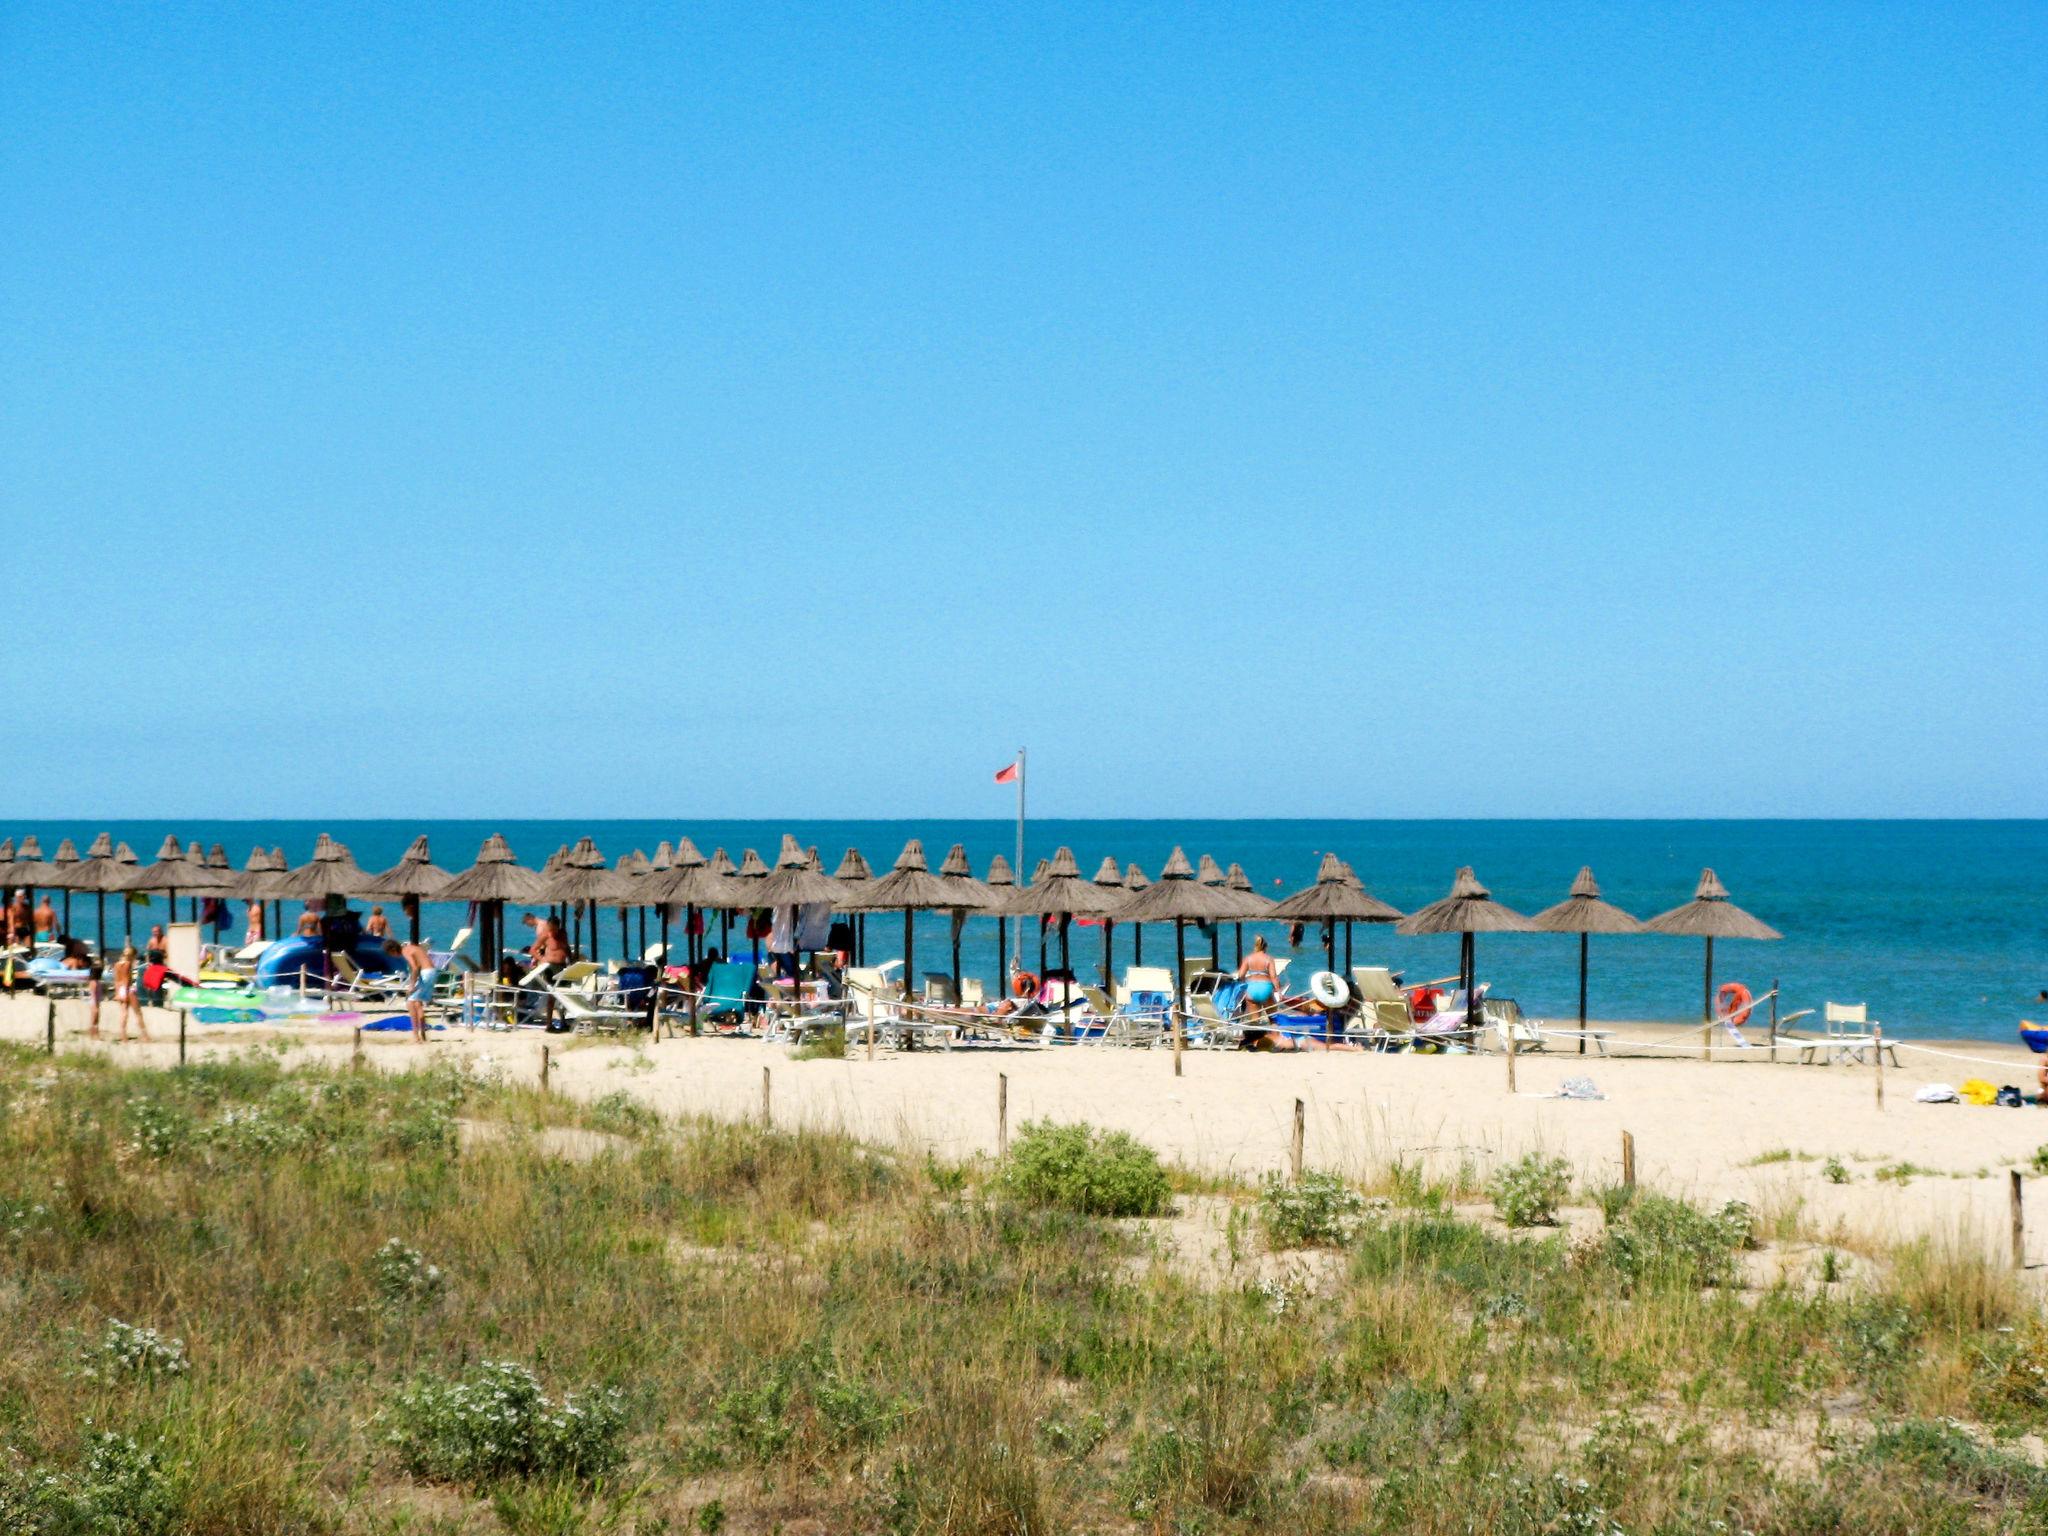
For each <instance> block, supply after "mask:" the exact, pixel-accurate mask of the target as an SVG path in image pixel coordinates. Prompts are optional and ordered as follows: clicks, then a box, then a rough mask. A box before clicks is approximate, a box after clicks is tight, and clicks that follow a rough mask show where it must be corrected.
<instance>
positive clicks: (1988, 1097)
mask: <svg viewBox="0 0 2048 1536" xmlns="http://www.w3.org/2000/svg"><path fill="white" fill-rule="evenodd" d="M1956 1092H1957V1093H1958V1094H1960V1095H1961V1096H1962V1100H1963V1102H1964V1103H1965V1104H1995V1103H1997V1102H1998V1090H1997V1089H1996V1088H1994V1087H1993V1086H1992V1085H1991V1084H1989V1083H1987V1082H1985V1081H1984V1079H1983V1078H1981V1077H1972V1078H1967V1079H1965V1080H1964V1082H1963V1086H1962V1087H1960V1088H1958V1089H1957V1090H1956Z"/></svg>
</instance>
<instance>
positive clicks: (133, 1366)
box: [84, 1318, 192, 1381]
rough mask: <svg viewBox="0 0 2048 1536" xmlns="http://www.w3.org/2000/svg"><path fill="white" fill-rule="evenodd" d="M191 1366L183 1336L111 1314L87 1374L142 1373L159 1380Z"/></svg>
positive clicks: (104, 1376) (90, 1357) (89, 1360)
mask: <svg viewBox="0 0 2048 1536" xmlns="http://www.w3.org/2000/svg"><path fill="white" fill-rule="evenodd" d="M191 1368H192V1367H191V1364H190V1362H188V1361H187V1360H186V1358H185V1341H184V1340H183V1339H170V1338H165V1337H164V1336H163V1335H162V1334H160V1333H158V1332H157V1331H156V1330H155V1329H154V1328H137V1327H135V1326H134V1325H133V1324H130V1323H124V1322H121V1321H120V1320H119V1319H118V1318H109V1319H108V1320H107V1331H106V1332H105V1333H104V1334H103V1335H101V1337H100V1342H99V1345H98V1347H97V1348H95V1349H94V1350H93V1351H92V1352H91V1354H90V1355H88V1356H87V1358H86V1364H85V1370H84V1374H85V1375H86V1376H87V1377H89V1378H92V1379H95V1380H104V1379H109V1378H113V1377H117V1376H140V1377H142V1378H144V1379H145V1380H149V1381H158V1380H161V1379H163V1378H164V1377H167V1376H183V1375H184V1374H185V1373H186V1372H187V1371H189V1370H190V1369H191Z"/></svg>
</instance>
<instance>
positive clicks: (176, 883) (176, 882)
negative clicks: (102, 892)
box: [128, 833, 203, 923]
mask: <svg viewBox="0 0 2048 1536" xmlns="http://www.w3.org/2000/svg"><path fill="white" fill-rule="evenodd" d="M195 877H198V878H203V871H196V870H195V869H194V868H193V866H192V865H191V863H190V862H189V861H187V859H186V858H185V850H184V848H183V846H181V845H180V844H179V842H178V839H177V836H176V834H174V833H166V834H164V840H163V843H162V844H161V846H159V847H158V848H157V851H156V860H155V862H154V863H150V864H145V865H143V866H141V867H140V868H138V869H137V870H136V871H135V873H134V874H133V875H131V876H130V877H129V880H128V889H129V890H131V891H162V892H163V893H164V894H165V897H166V899H167V900H168V902H169V905H170V917H169V918H168V919H167V921H169V922H173V923H175V922H176V921H177V920H178V892H179V891H181V890H187V891H189V890H191V889H192V883H193V880H194V878H195Z"/></svg>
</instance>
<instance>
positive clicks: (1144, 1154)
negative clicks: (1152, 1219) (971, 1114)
mask: <svg viewBox="0 0 2048 1536" xmlns="http://www.w3.org/2000/svg"><path fill="white" fill-rule="evenodd" d="M1001 1183H1002V1187H1003V1189H1004V1190H1005V1191H1006V1192H1007V1193H1008V1194H1009V1195H1011V1196H1012V1197H1013V1198H1015V1199H1017V1200H1021V1201H1023V1202H1024V1203H1025V1204H1027V1205H1042V1206H1051V1207H1053V1208H1055V1209H1058V1210H1066V1211H1075V1212H1078V1213H1080V1214H1081V1215H1084V1216H1156V1215H1158V1214H1159V1212H1160V1211H1162V1210H1164V1209H1165V1208H1166V1203H1167V1199H1168V1197H1169V1196H1170V1195H1171V1193H1172V1186H1171V1185H1170V1184H1169V1183H1168V1182H1167V1178H1166V1170H1165V1169H1164V1168H1162V1167H1160V1165H1159V1154H1158V1153H1156V1152H1154V1151H1153V1150H1152V1149H1151V1148H1150V1147H1148V1146H1146V1145H1145V1144H1144V1143H1143V1142H1140V1141H1137V1140H1134V1139H1133V1138H1132V1137H1130V1136H1127V1135H1125V1134H1124V1133H1123V1132H1122V1131H1097V1130H1095V1129H1094V1128H1093V1127H1091V1126H1086V1125H1059V1124H1055V1123H1054V1122H1053V1121H1050V1120H1034V1121H1031V1122H1029V1123H1028V1124H1026V1125H1025V1126H1024V1128H1023V1130H1022V1132H1021V1133H1020V1134H1019V1135H1018V1137H1017V1139H1016V1141H1015V1142H1013V1143H1012V1144H1011V1147H1010V1156H1009V1161H1008V1162H1007V1163H1005V1164H1004V1167H1003V1172H1002V1178H1001Z"/></svg>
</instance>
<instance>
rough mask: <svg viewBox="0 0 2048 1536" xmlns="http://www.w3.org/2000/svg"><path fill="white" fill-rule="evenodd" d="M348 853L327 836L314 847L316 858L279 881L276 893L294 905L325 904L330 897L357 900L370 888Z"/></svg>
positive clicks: (321, 836)
mask: <svg viewBox="0 0 2048 1536" xmlns="http://www.w3.org/2000/svg"><path fill="white" fill-rule="evenodd" d="M370 883H371V882H370V876H369V875H368V874H367V873H366V872H364V871H363V870H361V869H359V868H357V866H356V861H355V859H354V858H353V857H351V856H350V854H349V851H348V849H347V848H346V847H345V846H344V845H343V844H341V843H338V842H336V841H335V840H334V839H333V838H331V837H329V836H328V835H327V834H326V833H325V832H322V833H321V834H320V836H319V839H318V840H317V841H316V842H315V843H314V845H313V857H312V858H310V859H308V860H307V861H306V862H305V863H303V864H301V865H300V866H299V867H298V868H297V869H294V870H292V871H291V872H290V873H289V874H287V875H285V876H284V877H283V878H282V879H280V880H278V881H277V883H276V885H275V886H274V887H273V889H274V890H275V891H276V892H277V894H278V895H279V896H282V897H287V898H289V899H291V900H293V901H320V902H324V901H326V900H327V899H328V898H329V897H330V896H357V895H360V894H361V893H362V892H363V891H364V890H366V889H368V887H369V885H370Z"/></svg>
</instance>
